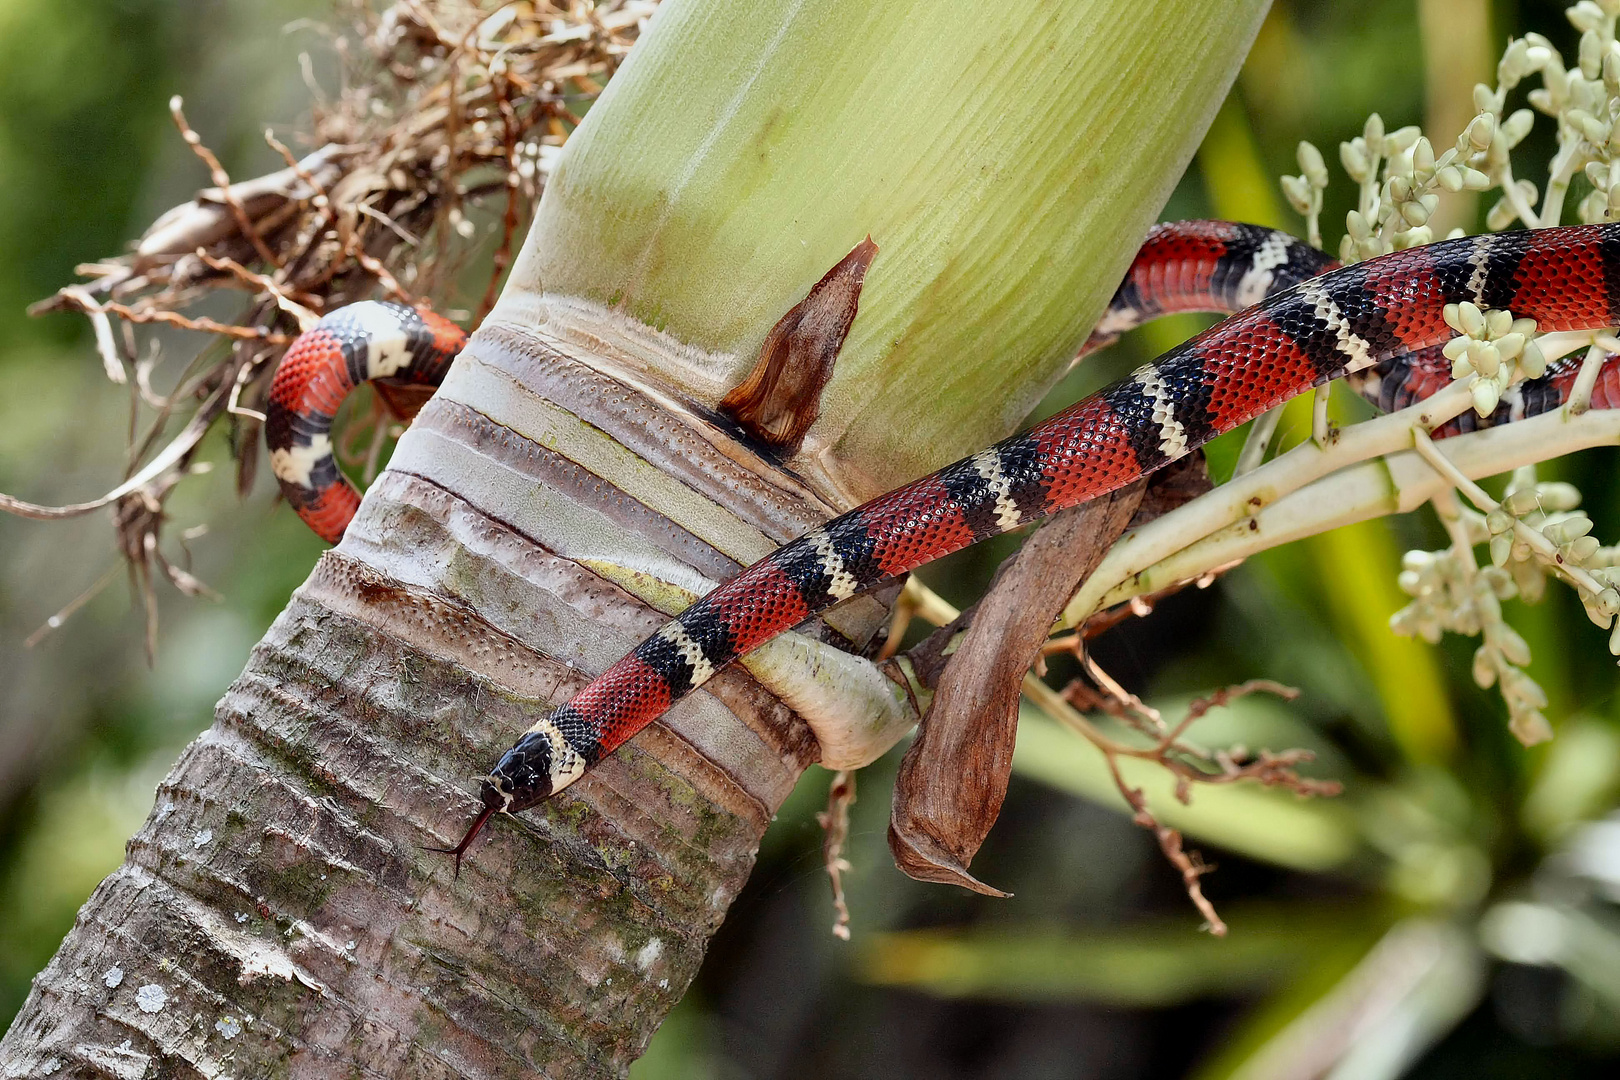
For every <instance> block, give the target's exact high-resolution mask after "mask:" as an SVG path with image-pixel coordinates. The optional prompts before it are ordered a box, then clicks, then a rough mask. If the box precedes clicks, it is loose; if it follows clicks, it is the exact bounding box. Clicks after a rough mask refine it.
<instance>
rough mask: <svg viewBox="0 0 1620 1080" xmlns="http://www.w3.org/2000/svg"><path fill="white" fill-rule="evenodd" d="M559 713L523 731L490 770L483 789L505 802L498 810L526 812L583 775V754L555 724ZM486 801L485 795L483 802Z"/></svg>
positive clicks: (560, 715)
mask: <svg viewBox="0 0 1620 1080" xmlns="http://www.w3.org/2000/svg"><path fill="white" fill-rule="evenodd" d="M563 708H564V709H566V708H567V706H564V707H563ZM562 714H563V709H559V710H557V712H556V713H553V714H552V715H551V716H548V717H546V718H545V719H543V720H541V721H539V722H538V723H537V724H535V725H534V726H533V727H532V728H530V729H529V730H528V731H525V732H524V733H523V737H522V738H520V739H518V741H517V742H516V743H515V744H514V745H513V746H512V749H510V750H508V751H507V752H506V753H504V754H502V755H501V760H500V761H498V762H496V764H495V768H494V769H492V770H491V771H490V774H489V779H488V780H487V781H485V783H484V787H485V790H486V792H488V791H490V790H491V789H493V792H494V794H495V795H496V796H497V797H498V798H501V799H503V800H505V805H504V806H503V807H502V809H503V810H505V811H506V812H507V813H509V814H515V813H517V812H518V811H519V810H526V809H528V808H529V807H531V806H533V805H534V804H535V803H538V802H540V801H541V800H542V799H545V798H546V797H548V796H550V795H555V794H556V793H557V792H559V791H561V790H562V789H563V788H565V787H567V786H568V785H569V784H572V783H573V782H574V781H575V780H578V779H579V778H580V776H581V775H582V774H584V772H585V767H586V764H587V762H586V760H585V757H584V755H582V754H581V753H580V752H579V751H578V750H577V749H575V748H574V745H573V744H572V743H571V742H569V741H568V738H567V737H566V736H565V735H563V732H562V729H561V727H559V725H558V724H557V720H558V719H562V718H563V716H562ZM488 798H489V796H488V794H486V795H485V799H486V801H487V799H488Z"/></svg>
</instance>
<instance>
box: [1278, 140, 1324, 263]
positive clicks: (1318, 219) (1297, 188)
mask: <svg viewBox="0 0 1620 1080" xmlns="http://www.w3.org/2000/svg"><path fill="white" fill-rule="evenodd" d="M1294 156H1295V159H1296V160H1297V161H1298V162H1299V175H1298V176H1285V177H1283V178H1282V190H1283V197H1284V198H1286V199H1287V200H1288V205H1289V206H1292V207H1293V208H1294V212H1295V213H1297V214H1298V215H1299V216H1300V217H1302V218H1304V219H1305V238H1306V240H1307V241H1309V243H1310V244H1311V246H1312V247H1318V248H1319V247H1321V246H1322V192H1324V191H1326V190H1327V186H1328V170H1327V162H1325V161H1323V160H1322V151H1320V150H1318V149H1317V148H1316V146H1315V145H1314V144H1312V143H1308V142H1301V143H1300V144H1299V149H1298V150H1296V151H1295V154H1294Z"/></svg>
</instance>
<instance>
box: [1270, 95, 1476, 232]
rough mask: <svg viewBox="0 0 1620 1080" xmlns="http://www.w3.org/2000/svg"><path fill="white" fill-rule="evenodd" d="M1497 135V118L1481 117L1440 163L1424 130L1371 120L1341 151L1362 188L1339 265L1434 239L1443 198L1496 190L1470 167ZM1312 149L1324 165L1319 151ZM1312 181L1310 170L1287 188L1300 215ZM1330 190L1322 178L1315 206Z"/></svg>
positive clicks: (1342, 161)
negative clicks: (1450, 193) (1434, 219)
mask: <svg viewBox="0 0 1620 1080" xmlns="http://www.w3.org/2000/svg"><path fill="white" fill-rule="evenodd" d="M1494 131H1495V119H1494V117H1490V116H1481V117H1478V118H1476V119H1475V121H1474V123H1473V124H1471V125H1469V128H1468V130H1467V131H1465V132H1463V134H1462V137H1460V138H1459V139H1458V140H1457V145H1456V146H1454V147H1452V148H1451V149H1448V150H1447V151H1446V152H1445V153H1443V154H1441V155H1440V156H1439V157H1436V156H1435V153H1434V146H1433V145H1432V144H1431V143H1430V142H1429V140H1428V139H1427V138H1426V137H1424V135H1423V132H1422V131H1421V130H1420V129H1418V128H1416V127H1403V128H1399V129H1397V130H1395V131H1391V132H1387V133H1386V132H1385V130H1384V121H1383V119H1382V118H1381V117H1379V115H1378V114H1377V113H1373V114H1372V115H1371V116H1369V117H1368V118H1367V123H1366V125H1365V126H1364V127H1363V128H1362V132H1361V134H1360V135H1358V136H1356V137H1355V138H1354V139H1351V140H1350V141H1349V142H1346V143H1340V144H1339V162H1340V164H1342V165H1343V166H1344V171H1345V173H1346V174H1347V175H1348V176H1349V177H1350V179H1352V180H1354V181H1355V182H1356V183H1357V184H1359V185H1360V186H1361V196H1360V199H1359V200H1358V203H1357V207H1356V209H1354V210H1352V211H1350V212H1349V214H1347V215H1346V216H1345V236H1344V238H1343V239H1342V240H1341V241H1340V242H1339V258H1340V259H1341V260H1343V261H1344V262H1358V261H1360V260H1362V259H1370V258H1372V257H1374V256H1375V255H1384V254H1387V253H1389V252H1391V251H1394V250H1397V249H1399V248H1409V247H1416V246H1418V245H1420V244H1427V243H1429V242H1430V241H1431V240H1433V239H1434V233H1433V231H1432V230H1431V229H1430V228H1429V219H1430V218H1431V217H1433V216H1434V212H1435V210H1436V208H1438V207H1439V205H1440V194H1439V192H1440V191H1462V190H1464V189H1467V190H1470V191H1484V190H1485V189H1486V188H1488V187H1490V186H1491V182H1490V178H1489V177H1488V176H1487V175H1486V174H1485V173H1483V172H1481V171H1480V170H1478V169H1476V168H1473V167H1472V165H1471V164H1470V163H1471V162H1472V161H1473V160H1474V159H1475V158H1478V157H1480V156H1481V155H1482V154H1483V152H1484V150H1485V148H1486V147H1487V146H1489V144H1490V140H1491V138H1492V135H1493V133H1494ZM1308 145H1309V144H1308V143H1307V144H1301V146H1302V153H1301V159H1302V160H1301V165H1302V166H1303V165H1304V161H1303V158H1304V154H1303V147H1305V146H1308ZM1311 150H1312V153H1313V154H1315V157H1316V159H1317V160H1320V158H1321V155H1320V154H1318V153H1315V148H1314V147H1312V148H1311ZM1324 172H1325V170H1324ZM1309 180H1311V176H1310V172H1309V170H1307V171H1306V173H1305V174H1304V175H1302V176H1297V177H1286V178H1285V179H1284V181H1283V193H1284V194H1285V195H1287V196H1288V201H1289V203H1290V204H1291V205H1293V206H1294V208H1295V209H1296V210H1297V209H1300V207H1301V205H1302V203H1303V202H1304V196H1305V195H1306V194H1307V192H1306V191H1305V190H1303V189H1304V188H1305V187H1306V182H1307V181H1309ZM1326 186H1327V184H1326V180H1325V176H1324V177H1323V182H1322V183H1321V185H1320V187H1318V188H1316V190H1315V200H1316V206H1317V207H1320V204H1321V192H1320V188H1323V187H1326ZM1301 212H1302V213H1303V212H1304V211H1303V210H1302V211H1301Z"/></svg>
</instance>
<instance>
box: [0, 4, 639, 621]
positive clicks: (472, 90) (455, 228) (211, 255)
mask: <svg viewBox="0 0 1620 1080" xmlns="http://www.w3.org/2000/svg"><path fill="white" fill-rule="evenodd" d="M656 7H657V2H656V0H598V2H595V3H591V2H588V0H518V2H510V3H496V2H494V0H397V2H393V3H386V4H384V3H380V2H372V0H362V2H360V3H356V4H354V5H352V6H351V9H350V10H351V11H352V19H353V23H354V28H355V30H356V31H357V34H353V35H343V34H338V33H335V32H333V33H329V34H328V38H329V40H330V42H331V46H332V49H333V51H334V52H335V53H336V54H337V56H338V59H339V61H340V66H341V69H342V74H341V85H340V87H339V88H338V89H337V90H336V91H335V92H333V91H330V90H327V89H323V88H321V87H319V86H318V85H316V84H315V80H314V77H313V75H312V74H311V70H312V69H311V67H310V65H309V64H308V63H306V64H305V78H306V81H307V82H309V83H310V84H311V89H312V91H314V96H315V98H316V105H315V108H314V110H313V115H312V119H311V123H310V127H309V130H308V132H306V133H304V141H305V142H306V143H307V144H308V145H309V146H310V147H311V149H310V150H309V151H308V152H307V153H305V154H304V155H303V156H302V157H299V156H297V155H295V154H294V153H293V151H292V150H290V149H289V148H288V146H287V145H286V143H284V142H283V141H281V140H280V139H278V138H276V137H275V135H274V134H272V133H270V132H266V133H265V138H266V141H267V142H268V143H269V145H270V146H271V147H272V148H273V149H274V150H275V151H276V152H277V153H278V154H279V155H281V157H282V159H283V160H284V161H286V163H287V164H286V168H284V169H281V170H279V171H277V172H273V173H270V174H268V175H265V176H260V177H256V178H254V179H249V180H237V181H233V180H232V179H231V178H230V176H229V175H228V174H227V172H226V170H225V168H224V166H223V165H222V164H221V162H220V160H219V158H218V156H217V155H215V154H214V153H213V152H212V151H211V150H210V149H209V147H208V145H207V142H206V141H205V139H204V138H203V136H202V135H200V134H199V133H198V132H196V131H195V130H194V129H193V128H192V127H191V125H190V124H189V123H188V122H187V120H186V117H185V113H184V111H183V109H182V107H181V102H180V99H179V98H175V99H174V100H173V101H172V102H171V112H172V113H173V116H174V122H175V125H176V127H177V128H178V129H179V131H180V135H181V137H182V138H183V139H184V140H185V142H186V143H187V144H188V145H189V146H190V147H191V148H192V150H193V151H194V152H195V153H196V155H197V157H198V158H199V160H200V161H201V162H202V163H203V166H204V168H205V169H206V171H207V173H208V175H209V178H210V180H211V181H212V183H213V184H214V186H213V187H211V188H208V189H205V190H203V191H201V192H199V193H198V195H197V197H196V199H195V200H193V201H191V202H188V203H185V204H183V205H181V206H177V207H175V208H174V209H172V210H170V211H168V212H167V213H165V214H163V215H162V216H160V217H159V218H158V219H157V220H156V221H154V222H153V223H152V225H151V226H150V227H149V228H148V229H147V230H146V233H145V234H144V235H143V236H142V237H141V238H140V240H139V241H138V242H137V243H136V245H135V247H134V250H133V251H131V252H130V253H129V254H127V255H121V256H117V257H112V258H105V259H100V260H97V261H95V262H91V263H86V264H84V265H81V266H80V267H79V268H78V270H79V273H80V274H81V275H82V276H83V277H84V278H85V279H86V280H85V281H83V282H81V283H79V284H75V285H69V286H66V287H64V288H62V289H61V290H60V291H58V292H57V293H56V294H55V295H54V296H52V297H50V298H49V299H47V300H44V301H42V302H40V303H38V304H36V305H34V308H33V309H32V310H33V311H34V312H35V313H43V312H49V311H79V312H82V313H84V314H85V315H86V316H88V317H89V319H90V321H91V325H92V327H93V328H94V330H95V343H96V351H97V353H98V355H99V356H100V359H101V363H102V365H103V367H104V368H105V370H106V373H107V377H108V378H109V379H110V380H112V381H113V382H115V383H119V384H128V385H129V386H130V394H131V410H132V413H131V415H132V417H133V418H134V423H132V427H131V437H130V454H129V457H130V460H129V462H128V463H127V465H126V471H125V475H126V476H127V477H128V479H126V480H125V481H124V482H123V483H121V484H119V485H118V486H116V487H114V488H113V489H112V490H111V491H108V492H107V493H106V494H104V495H102V496H101V497H100V498H97V499H93V500H90V501H87V502H82V503H76V504H72V505H69V506H41V505H38V504H34V503H29V502H25V501H23V500H19V499H14V498H11V497H9V496H4V495H0V510H8V511H11V512H13V513H19V514H24V515H27V516H32V517H39V518H61V517H72V516H76V515H79V514H85V513H89V512H91V511H94V510H97V509H100V508H103V507H107V506H114V507H115V512H114V519H115V527H116V529H117V532H118V536H119V543H120V548H121V550H122V551H123V553H124V555H125V557H126V558H127V559H128V560H129V561H130V567H131V572H132V574H133V576H134V578H135V581H136V584H137V587H138V588H139V589H140V591H141V593H142V595H143V596H144V597H146V598H147V599H148V605H147V607H148V616H149V621H150V618H152V617H153V616H152V615H151V613H152V612H153V611H154V610H155V609H154V608H153V607H151V604H150V584H151V582H152V581H154V580H156V579H157V578H159V577H161V578H163V579H165V580H168V581H170V582H172V583H173V584H175V585H176V586H177V587H179V588H181V589H182V590H184V591H187V592H193V593H197V592H200V591H201V590H202V586H201V583H200V582H195V580H194V579H191V578H190V577H189V575H188V574H186V572H185V571H183V570H181V569H179V568H178V567H177V566H175V564H174V563H173V562H171V561H169V560H167V559H166V557H165V556H163V555H162V554H161V551H160V550H159V548H158V546H157V537H158V534H159V525H160V524H161V522H162V521H163V520H164V514H163V506H164V502H165V500H166V499H167V498H168V496H169V494H170V493H171V492H172V491H173V490H174V487H175V485H176V484H177V483H178V482H179V481H180V480H181V479H182V478H184V477H185V476H186V475H189V474H190V472H191V471H192V468H191V460H190V459H191V456H192V454H193V452H194V451H195V449H196V447H197V445H198V444H199V443H200V442H201V440H202V438H203V436H204V435H205V434H206V433H207V431H208V430H209V429H210V428H211V427H212V425H213V424H215V423H216V422H218V421H220V420H221V419H225V420H226V422H227V423H229V424H231V425H232V426H233V431H232V434H233V439H232V445H233V448H234V452H235V454H236V455H237V458H238V467H237V478H238V488H239V490H243V491H245V490H246V489H247V488H248V487H249V486H250V485H251V483H252V479H253V475H254V467H255V462H256V461H257V458H258V454H259V449H258V438H257V436H258V431H259V426H260V424H261V422H262V420H263V411H262V408H261V405H262V399H263V396H264V394H265V392H266V390H267V387H268V383H269V378H270V374H271V372H272V371H273V370H274V367H275V364H276V361H277V360H279V358H280V356H281V353H282V351H283V350H284V348H285V347H286V345H287V344H288V343H289V342H290V341H291V339H292V338H293V337H294V336H296V335H297V333H298V332H300V331H301V330H303V329H305V328H307V327H308V326H309V325H310V324H311V323H312V322H313V321H314V320H315V319H316V318H317V317H318V316H319V315H320V314H321V313H323V312H326V311H331V310H333V309H334V308H338V307H341V306H343V305H344V304H348V303H352V302H354V301H356V300H361V299H365V298H367V297H369V296H372V295H376V294H378V293H381V294H386V295H387V296H389V297H392V298H395V299H400V300H404V301H406V302H414V301H415V299H416V298H417V297H426V296H442V295H443V293H444V292H445V291H446V290H448V289H449V288H450V287H451V285H452V283H453V281H454V279H455V277H456V275H457V274H458V272H459V271H460V269H461V268H462V266H463V264H464V263H465V262H466V260H467V259H468V257H469V256H470V255H471V254H472V253H474V252H475V251H476V250H478V249H479V247H480V245H481V244H483V243H485V242H486V241H493V242H494V244H495V254H494V257H493V259H492V260H491V266H490V271H489V277H488V279H487V284H484V285H483V286H482V287H480V288H479V289H478V295H480V296H481V300H480V303H479V305H478V315H477V317H478V318H479V319H482V318H483V316H484V315H485V314H487V313H488V311H489V309H490V307H492V306H493V304H494V299H495V296H496V293H497V290H498V288H499V285H500V282H501V281H502V279H503V278H504V276H505V274H506V272H507V270H508V269H509V268H510V266H511V263H512V258H513V246H514V243H515V238H516V236H517V234H518V232H519V230H520V229H521V228H522V227H523V225H524V224H525V223H526V222H527V221H528V220H529V217H530V216H531V214H532V211H533V208H534V205H535V203H536V200H537V199H538V197H539V195H540V191H541V188H542V187H543V185H544V182H545V176H546V174H547V172H548V170H549V167H550V163H551V161H552V159H553V157H554V155H555V153H556V151H557V150H558V148H560V147H561V145H562V143H563V142H564V141H565V140H566V139H567V137H568V135H569V134H570V133H571V132H572V131H573V130H574V128H575V127H577V126H578V124H579V122H580V118H581V116H582V115H583V111H584V107H585V106H586V105H587V104H588V103H589V101H590V100H591V99H592V98H593V97H594V96H595V95H596V94H598V93H600V91H601V89H602V86H603V85H604V84H605V83H606V81H607V79H608V78H609V77H610V76H611V75H612V74H613V72H614V70H615V69H616V68H617V67H618V65H619V63H620V61H621V60H622V59H623V58H624V56H625V54H626V53H627V52H628V51H629V49H630V46H631V45H632V44H633V43H634V42H635V40H636V38H637V37H638V35H639V34H640V32H641V28H642V26H643V24H644V23H645V21H646V19H647V18H648V17H649V16H650V15H651V14H652V12H653V11H654V10H655V9H656ZM353 41H359V42H360V43H361V46H360V47H356V46H354V45H353V44H352V42H353ZM496 199H500V200H501V202H500V203H498V204H497V203H496V202H495V201H494V200H496ZM243 293H246V294H247V298H246V300H245V301H243V300H241V299H238V300H237V302H236V304H235V305H233V306H234V307H236V308H237V309H238V312H239V313H238V314H237V315H236V316H235V317H234V318H232V317H229V316H221V315H220V310H221V308H220V304H219V301H218V298H219V297H220V296H222V295H225V296H228V295H231V294H235V296H236V297H238V298H240V297H241V296H242V294H243ZM204 304H207V305H208V307H207V308H206V312H207V313H206V314H205V313H203V310H199V309H200V308H201V306H202V305H204ZM157 327H177V328H182V329H186V330H193V331H198V332H201V333H205V334H208V335H211V336H212V337H213V338H214V339H215V342H218V343H219V344H215V345H209V346H204V349H203V350H202V351H201V352H200V353H198V354H195V355H191V356H184V357H182V358H180V359H178V360H176V361H175V362H176V363H178V364H179V365H180V366H182V367H183V368H184V372H183V374H182V375H181V376H180V377H179V378H177V379H176V380H175V389H174V390H173V391H171V392H169V393H167V394H164V393H160V392H158V391H156V390H154V389H153V372H154V368H155V367H156V366H157V365H158V363H159V359H160V357H162V355H163V354H162V353H160V352H158V351H157V348H156V344H157V343H156V339H152V340H151V341H150V342H145V343H143V342H142V341H141V340H140V339H139V338H138V337H137V329H139V330H140V331H141V332H151V331H152V330H153V329H155V328H157ZM220 345H223V346H224V347H220ZM171 351H172V350H171ZM132 371H133V372H134V374H135V378H134V379H133V380H131V379H130V378H129V373H130V372H132ZM388 405H389V407H390V409H391V410H392V409H393V408H394V407H395V406H396V405H397V403H396V402H393V401H389V402H388ZM387 419H388V418H387V417H384V416H381V415H379V416H377V417H375V418H374V426H373V428H372V429H371V431H372V432H375V435H374V437H373V438H372V439H371V440H370V442H369V444H368V446H367V449H366V451H365V452H364V453H363V454H362V455H360V456H361V457H362V458H363V459H364V460H365V461H366V463H367V472H368V473H370V472H372V471H374V470H375V467H376V463H377V460H378V455H379V453H380V451H381V449H382V447H383V445H384V443H383V440H382V434H383V433H384V432H385V431H386V429H387V428H388V427H389V426H390V425H389V423H388V422H387ZM176 424H179V425H180V430H179V431H178V432H177V433H176V432H174V431H173V427H174V425H176ZM71 607H72V605H69V608H64V611H63V613H62V614H63V617H65V615H66V613H69V609H70V608H71Z"/></svg>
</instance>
